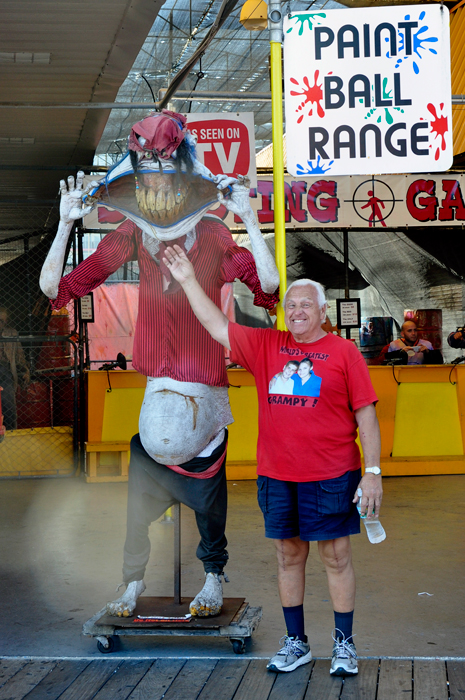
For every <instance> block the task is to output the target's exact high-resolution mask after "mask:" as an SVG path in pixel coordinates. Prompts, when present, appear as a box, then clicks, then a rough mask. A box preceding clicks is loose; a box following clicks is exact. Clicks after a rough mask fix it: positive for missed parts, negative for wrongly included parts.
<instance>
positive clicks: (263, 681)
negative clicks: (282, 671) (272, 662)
mask: <svg viewBox="0 0 465 700" xmlns="http://www.w3.org/2000/svg"><path fill="white" fill-rule="evenodd" d="M267 663H268V659H254V660H253V661H251V662H250V663H249V666H248V668H247V671H246V672H245V674H244V676H243V678H242V681H241V684H240V685H239V688H238V689H237V693H236V694H235V696H234V700H264V699H265V698H268V695H269V694H270V692H271V688H272V687H273V685H274V682H275V680H276V673H270V672H269V671H267V670H266V665H267Z"/></svg>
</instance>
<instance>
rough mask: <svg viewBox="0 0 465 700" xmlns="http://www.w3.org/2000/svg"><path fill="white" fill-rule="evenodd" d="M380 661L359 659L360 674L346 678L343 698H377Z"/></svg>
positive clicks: (372, 699) (361, 699) (359, 699)
mask: <svg viewBox="0 0 465 700" xmlns="http://www.w3.org/2000/svg"><path fill="white" fill-rule="evenodd" d="M378 668H379V661H377V660H376V659H359V662H358V674H357V675H356V676H354V677H353V678H345V679H344V686H343V688H342V694H341V700H375V698H376V686H377V684H378Z"/></svg>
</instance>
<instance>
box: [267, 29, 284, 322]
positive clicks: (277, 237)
mask: <svg viewBox="0 0 465 700" xmlns="http://www.w3.org/2000/svg"><path fill="white" fill-rule="evenodd" d="M270 67H271V120H272V134H273V189H274V193H273V196H274V207H273V208H274V245H275V256H276V266H277V268H278V270H279V284H280V296H281V299H282V298H283V296H284V292H285V291H286V289H287V272H286V219H285V206H284V156H283V92H282V68H281V42H280V41H279V42H278V41H270ZM277 326H278V330H285V328H286V326H285V323H284V309H283V307H282V305H281V302H279V305H278V317H277Z"/></svg>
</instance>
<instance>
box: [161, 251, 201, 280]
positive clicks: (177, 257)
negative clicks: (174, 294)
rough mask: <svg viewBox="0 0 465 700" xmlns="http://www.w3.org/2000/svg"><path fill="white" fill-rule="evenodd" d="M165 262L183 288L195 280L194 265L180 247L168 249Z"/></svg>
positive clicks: (164, 258)
mask: <svg viewBox="0 0 465 700" xmlns="http://www.w3.org/2000/svg"><path fill="white" fill-rule="evenodd" d="M163 262H164V263H165V265H166V267H167V268H168V270H169V271H170V272H171V274H172V275H173V277H174V279H175V280H176V281H177V282H179V284H180V285H181V286H183V285H184V284H185V283H186V282H189V281H191V280H195V272H194V268H193V267H192V263H191V261H190V260H189V258H188V257H187V255H186V254H185V252H184V251H183V249H182V248H181V247H180V246H178V245H174V246H173V247H172V248H171V247H168V248H166V249H165V253H164V257H163Z"/></svg>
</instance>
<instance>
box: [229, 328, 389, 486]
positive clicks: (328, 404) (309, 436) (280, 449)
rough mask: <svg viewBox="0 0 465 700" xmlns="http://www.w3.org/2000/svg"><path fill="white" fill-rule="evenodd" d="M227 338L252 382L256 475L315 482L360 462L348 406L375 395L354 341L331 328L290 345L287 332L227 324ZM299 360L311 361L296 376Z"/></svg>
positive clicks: (351, 410) (359, 404) (368, 400)
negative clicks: (312, 338)
mask: <svg viewBox="0 0 465 700" xmlns="http://www.w3.org/2000/svg"><path fill="white" fill-rule="evenodd" d="M229 340H230V344H231V360H232V361H233V362H237V363H238V364H241V365H242V366H243V367H245V368H246V369H247V370H248V371H249V372H251V373H252V374H253V375H254V377H255V383H256V385H257V392H258V406H259V417H258V425H259V433H258V444H257V463H258V466H257V472H258V474H261V475H264V476H269V477H272V478H273V479H280V480H282V481H319V480H322V479H333V478H336V477H338V476H341V475H342V474H344V473H345V472H346V471H353V470H355V469H358V468H359V467H360V451H359V449H358V445H357V444H356V442H355V438H356V436H357V422H356V420H355V414H354V411H356V410H357V409H359V408H362V407H364V406H368V405H369V404H371V403H374V402H375V401H377V400H378V399H377V396H376V394H375V392H374V389H373V386H372V384H371V380H370V375H369V373H368V369H367V367H366V365H365V361H364V359H363V357H362V355H361V354H360V352H359V351H358V350H357V348H356V347H355V346H354V344H353V343H351V342H350V341H347V340H344V339H342V338H339V337H338V336H335V335H332V334H330V333H328V334H327V335H325V336H324V337H323V338H322V339H321V340H317V341H315V342H314V343H296V342H295V341H294V339H293V337H292V335H291V333H289V332H288V331H287V332H283V331H275V330H272V329H262V328H247V327H245V326H240V325H238V324H237V323H230V324H229ZM306 358H308V359H310V360H311V363H313V367H311V365H309V363H308V362H303V363H302V368H301V374H302V375H303V376H300V374H298V364H299V363H300V362H301V361H302V360H304V359H306ZM289 362H290V363H291V364H288V363H289ZM286 365H287V367H286Z"/></svg>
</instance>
